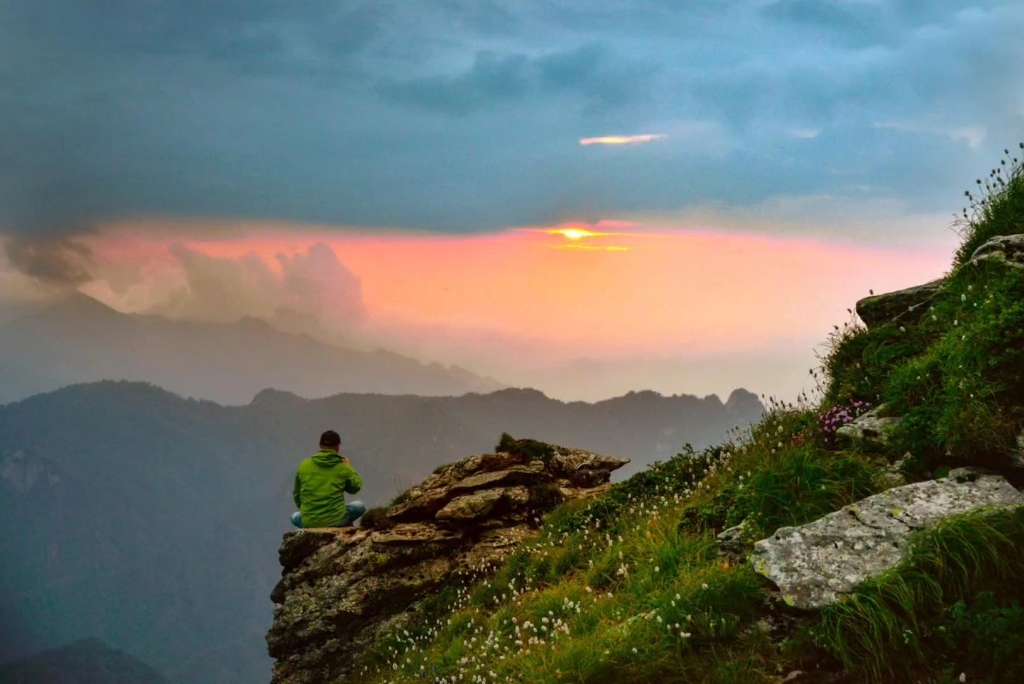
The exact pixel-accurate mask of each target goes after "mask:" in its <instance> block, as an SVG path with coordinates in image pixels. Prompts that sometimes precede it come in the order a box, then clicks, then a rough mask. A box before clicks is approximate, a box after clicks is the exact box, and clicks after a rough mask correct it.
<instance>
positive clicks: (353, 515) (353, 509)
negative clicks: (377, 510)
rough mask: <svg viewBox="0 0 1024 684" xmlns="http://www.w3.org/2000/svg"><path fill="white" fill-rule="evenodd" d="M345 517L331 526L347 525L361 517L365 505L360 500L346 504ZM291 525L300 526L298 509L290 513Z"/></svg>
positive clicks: (300, 515)
mask: <svg viewBox="0 0 1024 684" xmlns="http://www.w3.org/2000/svg"><path fill="white" fill-rule="evenodd" d="M345 509H346V510H347V512H346V513H345V517H344V518H342V519H341V520H340V521H339V522H338V524H337V525H331V527H348V526H349V525H351V524H352V523H354V522H355V521H356V520H359V518H361V517H363V513H366V506H365V505H363V502H362V501H353V502H352V503H349V504H346V505H345ZM292 525H295V526H296V527H298V528H302V527H303V525H302V514H301V513H300V512H299V511H295V512H294V513H292Z"/></svg>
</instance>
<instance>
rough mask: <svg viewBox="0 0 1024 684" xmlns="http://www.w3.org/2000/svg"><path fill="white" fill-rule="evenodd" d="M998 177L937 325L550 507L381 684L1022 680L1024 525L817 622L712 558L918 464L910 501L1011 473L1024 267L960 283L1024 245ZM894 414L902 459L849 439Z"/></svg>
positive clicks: (448, 597)
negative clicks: (599, 489)
mask: <svg viewBox="0 0 1024 684" xmlns="http://www.w3.org/2000/svg"><path fill="white" fill-rule="evenodd" d="M1022 149H1024V145H1022ZM1000 168H1001V171H999V172H998V173H996V174H995V175H993V176H991V177H990V179H989V189H987V190H985V189H984V184H982V187H983V190H982V192H983V193H985V194H984V195H983V196H982V197H980V198H976V197H973V196H971V198H970V199H971V202H972V208H971V211H965V213H964V215H963V218H962V219H961V225H962V226H963V228H964V234H963V240H964V242H963V247H962V248H961V250H960V251H959V252H958V253H957V255H956V256H955V260H954V263H953V268H952V269H951V271H950V273H949V274H948V275H947V276H946V284H945V288H944V290H943V291H942V292H941V293H940V294H939V295H938V296H936V297H935V299H934V301H933V302H931V303H930V306H931V308H930V309H929V311H928V313H927V314H926V315H925V317H924V320H923V321H922V322H920V323H918V324H915V325H901V324H900V323H899V322H898V321H896V322H891V323H887V324H883V325H880V326H877V327H875V328H873V329H871V330H870V331H869V330H867V329H866V328H864V327H862V326H860V325H858V324H856V323H851V324H849V325H847V326H845V327H842V328H837V330H836V331H835V333H834V334H833V335H832V336H831V337H830V339H829V350H828V352H827V353H826V354H825V356H824V358H823V359H822V368H821V369H820V370H819V371H818V372H817V373H816V375H817V377H819V379H820V384H819V392H818V394H817V396H816V397H814V398H813V400H812V399H811V398H809V397H801V398H800V400H799V401H798V402H797V403H796V404H786V403H779V402H773V403H772V405H771V407H770V411H769V412H768V414H767V415H766V417H765V419H764V420H763V421H762V422H761V423H760V424H758V425H756V426H755V427H754V428H752V429H750V430H748V431H745V432H743V433H742V434H741V433H735V434H733V436H732V437H731V438H730V439H729V440H728V441H727V442H726V443H725V444H722V445H719V446H716V447H713V448H710V449H706V450H704V451H702V452H699V453H697V452H694V451H693V450H692V449H689V448H687V449H686V450H684V452H683V453H681V454H680V455H678V456H677V457H675V458H673V459H671V460H669V461H668V462H666V463H661V464H657V465H655V466H653V467H652V468H650V469H649V470H647V471H644V472H642V473H639V474H637V475H635V476H633V477H632V478H630V479H629V480H628V481H625V482H622V483H620V484H617V485H615V486H614V487H613V488H612V490H611V491H610V492H608V493H607V494H606V495H604V496H602V497H601V498H599V499H595V500H591V501H587V502H573V503H570V504H566V505H564V506H562V507H561V508H559V509H557V510H556V511H554V512H553V513H552V514H551V515H550V516H549V518H548V519H547V520H546V521H545V524H544V528H543V532H542V535H541V536H540V537H539V538H538V539H537V540H535V541H534V542H532V543H530V544H529V545H527V546H524V547H521V548H520V549H519V550H518V551H517V552H516V553H515V554H514V555H513V556H512V557H511V558H510V559H509V560H508V561H507V562H506V563H505V564H504V565H503V566H501V567H499V568H490V569H481V573H480V576H479V578H478V579H477V580H476V581H475V582H471V583H469V584H467V585H466V586H463V587H451V588H450V589H449V591H448V592H446V593H444V594H442V595H440V596H438V597H436V598H435V599H434V601H433V606H432V609H431V612H432V614H433V616H434V619H433V620H432V621H428V622H427V623H424V624H422V625H421V626H420V628H419V629H418V630H417V631H415V632H411V631H410V632H404V631H403V632H402V633H400V634H392V635H391V636H390V637H389V638H388V639H385V640H383V641H381V642H380V643H379V645H378V647H377V649H376V650H375V651H374V652H373V653H370V654H367V656H366V659H365V677H366V679H367V681H371V682H435V683H443V684H449V683H452V682H523V683H527V682H528V683H530V684H546V683H548V682H551V683H554V682H575V683H578V684H598V683H603V682H621V683H624V684H629V683H640V682H662V683H673V682H679V683H682V682H721V683H725V682H735V683H737V684H738V683H741V682H742V683H753V682H776V681H780V679H781V677H782V676H784V675H786V674H787V673H790V672H792V671H794V670H802V671H804V672H806V673H810V674H809V675H805V678H804V679H800V680H799V681H849V682H862V681H885V682H893V681H897V682H898V681H907V682H911V681H913V682H925V681H931V682H955V681H971V682H979V681H984V682H1017V681H1022V679H1024V609H1022V608H1021V605H1020V601H1021V600H1022V599H1024V510H1016V511H1009V512H1003V513H1000V514H997V515H991V514H989V515H978V514H973V515H968V516H961V517H958V518H954V519H950V520H949V521H947V522H945V523H943V524H941V525H939V526H938V527H936V528H935V529H933V530H931V531H929V532H927V533H925V534H922V535H920V536H919V537H917V538H916V539H915V540H914V541H913V544H912V546H911V552H910V553H909V555H908V557H907V558H906V560H905V561H904V562H903V563H902V564H901V565H900V566H898V567H897V568H895V569H894V570H892V571H891V572H889V573H887V574H885V575H883V576H882V577H879V578H877V579H875V580H873V581H871V582H869V583H866V584H865V585H863V586H861V587H860V588H859V589H858V590H857V591H856V592H855V593H854V594H853V595H852V596H851V597H850V598H849V599H848V600H845V601H843V602H841V603H839V604H837V605H835V606H832V607H830V608H827V609H825V610H824V611H821V612H818V613H794V612H790V611H788V610H786V608H785V606H783V605H780V604H779V602H778V600H777V599H776V598H774V597H773V595H772V593H771V591H770V587H769V585H768V584H767V583H766V582H765V581H763V580H762V579H761V578H760V577H759V576H757V575H756V574H755V573H754V571H753V570H752V568H751V567H750V564H749V563H743V564H730V563H729V562H727V561H725V560H723V558H722V557H721V556H720V555H719V553H718V549H717V545H716V542H715V538H714V537H715V534H716V533H718V532H719V531H721V530H722V529H724V528H726V527H729V526H732V525H735V524H737V523H739V522H740V521H744V520H745V521H746V525H745V527H746V536H748V537H749V538H750V539H751V540H754V539H760V538H763V537H766V536H768V535H770V534H771V533H773V532H774V531H775V530H776V529H778V528H779V527H781V526H785V525H795V524H802V523H805V522H809V521H811V520H814V519H816V518H818V517H820V516H822V515H823V514H826V513H829V512H831V511H834V510H836V509H838V508H840V507H841V506H843V505H845V504H848V503H851V502H853V501H855V500H858V499H860V498H863V497H865V496H868V495H870V494H873V493H876V492H878V491H881V490H882V489H884V488H885V487H886V486H891V485H887V484H886V480H885V478H884V477H883V475H884V474H885V468H886V466H887V465H889V464H890V463H892V462H893V461H895V460H896V459H898V458H900V457H902V456H903V455H904V454H906V453H908V452H909V453H910V454H911V455H912V458H910V459H908V460H907V461H906V465H905V467H904V475H905V476H906V477H907V478H908V479H910V480H911V481H913V480H923V479H928V478H931V477H937V476H942V475H943V474H944V472H945V471H946V470H947V469H948V468H949V467H951V466H956V465H963V464H976V465H988V466H995V467H1004V466H1006V465H1007V460H1008V459H1007V456H1006V453H1007V451H1008V449H1010V448H1011V447H1012V444H1013V440H1014V439H1015V436H1016V435H1017V434H1019V433H1020V431H1021V428H1022V427H1024V269H1015V268H1008V267H1005V266H1000V265H985V266H981V267H975V266H969V267H963V265H964V264H965V263H966V261H967V259H968V258H969V256H970V254H971V253H972V252H973V250H974V249H975V248H976V247H977V246H978V245H980V244H981V243H982V242H984V240H986V239H987V238H989V237H991V236H993V235H998V234H1010V233H1024V173H1022V170H1021V165H1020V162H1018V161H1016V160H1014V159H1013V156H1012V155H1011V156H1010V158H1009V160H1008V162H1007V164H1006V165H1002V166H1001V167H1000ZM882 401H884V402H886V403H887V404H888V405H889V406H890V407H891V408H890V412H891V413H892V414H893V415H902V416H904V420H903V422H902V423H901V425H900V427H899V429H898V431H897V432H896V433H895V435H894V437H893V439H892V441H891V442H890V443H889V444H888V445H887V446H885V447H883V448H879V449H878V450H877V451H874V452H871V451H866V450H864V448H862V447H849V446H844V445H843V444H842V443H841V442H840V441H838V440H837V439H836V435H835V429H836V428H837V427H838V426H839V425H841V424H842V423H843V422H845V421H848V420H849V419H850V418H852V417H854V416H856V415H858V414H859V413H862V412H863V411H865V410H866V409H867V408H869V407H871V406H874V405H877V404H878V403H879V402H882Z"/></svg>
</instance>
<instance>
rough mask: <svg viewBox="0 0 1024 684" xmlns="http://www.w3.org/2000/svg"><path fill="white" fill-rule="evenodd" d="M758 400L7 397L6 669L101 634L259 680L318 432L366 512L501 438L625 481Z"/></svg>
mask: <svg viewBox="0 0 1024 684" xmlns="http://www.w3.org/2000/svg"><path fill="white" fill-rule="evenodd" d="M762 411H763V407H762V406H761V404H760V402H759V401H758V400H757V398H756V397H755V396H754V395H752V394H750V393H749V392H745V391H743V390H737V391H735V392H733V394H732V395H731V396H730V397H729V399H728V401H727V402H725V403H723V402H722V401H721V400H720V399H719V398H718V397H717V396H710V397H705V398H698V397H692V396H675V397H663V396H660V395H658V394H655V393H653V392H639V393H632V394H629V395H626V396H623V397H620V398H617V399H612V400H608V401H604V402H598V403H595V404H586V403H582V402H575V403H564V402H560V401H555V400H552V399H549V398H547V397H545V396H544V395H543V394H542V393H540V392H537V391H534V390H512V389H506V390H501V391H498V392H494V393H490V394H468V395H465V396H460V397H418V396H410V395H407V396H386V395H360V394H342V395H337V396H333V397H329V398H323V399H316V400H306V399H302V398H300V397H298V396H296V395H294V394H291V393H288V392H282V391H276V390H267V391H264V392H261V393H259V394H258V395H257V396H256V397H255V399H254V400H253V401H252V402H251V403H249V404H247V405H244V406H222V405H219V404H216V403H213V402H210V401H199V400H194V399H183V398H181V397H180V396H177V395H175V394H172V393H170V392H167V391H164V390H162V389H160V388H157V387H154V386H152V385H148V384H143V383H129V382H100V383H94V384H84V385H77V386H72V387H68V388H65V389H62V390H59V391H56V392H52V393H48V394H43V395H38V396H34V397H32V398H29V399H26V400H24V401H20V402H16V403H13V404H9V405H7V406H4V407H0V510H3V511H4V512H5V516H6V521H5V525H4V528H3V529H4V532H3V535H2V536H0V557H3V558H4V559H5V562H4V563H3V565H2V567H0V586H2V587H3V595H2V598H0V621H2V624H0V628H2V632H3V634H4V635H5V638H4V639H3V640H0V662H2V661H7V660H12V659H16V658H23V657H25V656H28V655H31V654H32V653H35V652H38V651H39V650H41V649H44V648H50V647H55V646H59V645H62V644H67V643H69V642H72V641H74V640H77V639H81V638H86V637H95V638H99V639H102V640H104V641H105V642H107V643H109V644H111V645H113V646H115V647H117V648H121V649H124V650H126V651H128V652H129V653H132V654H133V655H135V656H137V657H139V658H140V659H141V660H143V661H144V662H146V663H148V664H150V665H152V666H153V667H155V668H156V669H157V670H159V671H160V672H161V673H162V674H163V675H164V676H165V677H166V678H167V679H168V680H169V681H171V682H179V683H181V684H186V683H187V684H214V683H216V684H236V683H237V684H242V683H245V684H251V683H252V682H259V681H266V680H267V678H268V676H269V662H270V661H269V659H268V658H267V656H266V648H265V644H264V642H263V635H264V633H265V631H266V626H267V625H268V624H269V621H270V609H269V607H268V606H269V605H270V604H269V602H268V601H266V596H267V595H268V593H269V592H270V590H271V588H272V587H273V585H274V583H275V582H276V580H277V578H278V573H279V569H278V566H277V558H276V556H275V554H274V551H273V550H274V549H276V548H277V545H278V543H279V541H280V535H281V534H282V533H283V532H285V531H286V530H287V529H289V526H288V515H289V513H290V512H291V510H292V502H291V496H290V493H291V491H290V490H291V483H292V478H293V475H294V469H295V466H296V464H297V463H298V461H299V460H300V459H301V458H303V457H304V456H306V455H308V454H309V453H311V452H312V451H313V450H315V446H316V445H315V441H316V438H317V436H318V435H319V433H320V432H322V431H323V430H324V429H326V428H328V427H333V428H336V429H338V430H339V431H340V432H341V433H342V435H343V439H344V440H345V451H346V452H347V453H348V454H349V455H350V456H351V458H352V460H353V463H354V464H355V466H356V467H357V468H358V470H359V472H360V474H361V475H362V476H363V479H364V481H365V483H366V486H365V490H364V491H363V492H362V493H361V494H360V498H362V499H363V500H364V501H365V502H366V503H367V504H369V505H375V504H380V503H383V502H385V501H386V500H388V499H389V498H390V497H391V496H393V495H394V494H395V493H396V492H397V490H398V489H399V487H402V486H404V485H407V484H410V483H412V482H415V481H419V480H420V479H422V478H423V477H424V476H426V475H427V474H428V473H429V472H430V471H431V470H433V469H434V468H435V467H436V466H437V465H439V464H441V463H444V462H448V461H452V460H455V459H457V458H461V457H464V456H466V455H469V454H473V453H481V452H488V451H491V450H492V449H493V448H494V445H495V444H496V442H497V440H498V437H499V436H500V434H501V433H502V432H505V431H507V432H510V433H511V434H513V435H515V436H522V437H527V436H528V437H535V438H538V439H543V440H547V441H551V442H556V443H559V444H567V445H572V446H578V447H581V448H587V449H592V450H594V451H598V452H601V453H606V454H609V455H622V456H627V457H630V458H633V459H634V462H633V463H632V464H631V465H630V467H629V470H628V471H626V472H625V473H623V474H622V475H625V474H628V472H632V471H635V470H636V469H639V468H641V467H642V466H643V465H645V464H647V463H649V462H651V461H652V460H655V459H663V458H666V457H668V456H670V455H672V454H674V453H676V452H677V451H678V450H679V448H680V447H681V446H682V445H683V444H684V443H685V442H690V443H692V444H693V445H694V446H696V447H702V446H707V445H709V444H712V443H714V442H717V441H720V440H721V439H722V438H723V437H724V436H725V434H726V431H727V430H728V429H729V428H730V427H733V426H737V425H746V424H749V423H750V422H751V421H753V420H755V419H757V418H758V417H759V416H760V415H761V413H762ZM622 475H620V476H622ZM7 635H10V636H9V637H8V636H7Z"/></svg>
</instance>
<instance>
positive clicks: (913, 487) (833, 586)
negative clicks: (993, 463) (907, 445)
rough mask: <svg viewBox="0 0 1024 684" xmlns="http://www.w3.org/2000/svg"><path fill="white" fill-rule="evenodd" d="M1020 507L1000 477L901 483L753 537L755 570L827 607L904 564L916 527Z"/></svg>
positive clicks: (802, 599) (788, 594)
mask: <svg viewBox="0 0 1024 684" xmlns="http://www.w3.org/2000/svg"><path fill="white" fill-rule="evenodd" d="M1021 504H1024V495H1022V494H1021V493H1020V492H1018V491H1017V490H1016V489H1014V488H1013V486H1012V485H1010V484H1009V483H1008V482H1007V481H1006V480H1005V479H1003V478H1002V477H1001V476H999V475H989V474H981V475H978V476H977V477H974V478H973V479H970V480H968V479H964V480H963V481H960V480H958V479H948V478H947V479H942V480H929V481H927V482H918V483H915V484H910V485H906V486H903V487H897V488H895V489H889V490H887V491H885V492H882V493H881V494H876V495H875V496H871V497H868V498H867V499H864V500H862V501H859V502H857V503H856V504H851V505H849V506H846V507H844V508H842V509H840V510H838V511H836V512H834V513H830V514H829V515H826V516H825V517H823V518H819V519H818V520H816V521H814V522H812V523H809V524H807V525H802V526H800V527H784V528H781V529H779V530H778V531H777V532H776V533H775V534H774V535H772V536H771V537H769V538H767V539H762V540H761V541H758V542H756V543H755V544H754V553H753V562H754V569H755V570H756V571H757V572H758V573H760V574H762V575H764V576H765V577H767V578H768V579H770V580H771V581H772V582H773V583H775V585H776V586H778V587H779V590H780V591H781V593H782V596H783V599H784V600H785V602H786V603H787V604H788V605H790V606H794V607H797V608H804V609H813V608H822V607H824V606H826V605H828V604H830V603H833V602H835V601H836V600H837V599H838V598H839V597H840V596H842V595H843V594H846V593H849V592H850V591H851V590H852V589H853V588H854V587H855V586H856V585H857V584H859V583H861V582H863V581H864V580H866V579H868V578H871V577H875V576H877V575H879V574H880V573H882V572H884V571H886V570H888V569H889V568H892V567H893V566H895V565H896V564H897V563H899V562H900V560H902V559H903V556H904V554H905V552H906V548H907V543H908V541H909V539H910V536H911V534H912V533H913V532H915V531H917V530H921V529H925V528H928V527H931V526H933V525H934V524H935V523H936V522H938V521H940V520H942V519H943V518H947V517H950V516H954V515H959V514H962V513H967V512H969V511H973V510H976V509H980V508H983V507H992V508H995V509H998V508H1007V507H1014V506H1019V505H1021Z"/></svg>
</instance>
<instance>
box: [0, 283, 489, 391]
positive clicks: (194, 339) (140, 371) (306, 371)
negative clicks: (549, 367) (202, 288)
mask: <svg viewBox="0 0 1024 684" xmlns="http://www.w3.org/2000/svg"><path fill="white" fill-rule="evenodd" d="M0 378H2V379H3V380H2V382H0V403H7V402H11V401H16V400H18V399H22V398H25V397H28V396H31V395H33V394H38V393H40V392H48V391H51V390H55V389H58V388H60V387H63V386H65V385H69V384H73V383H80V382H91V381H96V380H110V379H112V380H140V381H145V382H152V383H154V384H157V385H159V386H160V387H164V388H166V389H168V390H170V391H172V392H176V393H179V394H182V395H184V396H193V397H197V398H203V399H210V400H213V401H218V402H221V403H226V404H243V403H246V402H248V401H250V400H251V399H252V398H253V396H254V395H255V394H256V393H257V392H259V391H260V390H263V389H265V388H267V387H275V388H278V389H281V390H287V391H292V392H296V393H298V394H301V395H302V396H306V397H323V396H329V395H332V394H337V393H339V392H367V393H382V394H418V395H421V396H443V395H459V394H465V393H467V392H490V391H494V390H497V389H501V388H502V387H503V386H504V385H502V384H501V383H499V382H497V381H496V380H493V379H491V378H485V377H480V376H478V375H475V374H474V373H472V372H470V371H467V370H465V369H463V368H460V367H458V366H450V367H444V366H442V365H440V364H436V363H433V364H425V363H421V362H419V361H417V360H415V359H411V358H408V357H405V356H401V355H398V354H394V353H391V352H387V351H382V350H377V351H356V350H353V349H345V348H342V347H336V346H331V345H328V344H324V343H322V342H320V341H317V340H315V339H313V338H312V337H309V336H306V335H295V334H290V333H285V332H281V331H280V330H278V329H276V328H274V327H273V326H271V325H270V324H269V323H267V322H265V321H262V320H259V319H255V318H244V319H241V320H239V321H238V322H236V323H205V322H195V321H182V320H172V319H169V318H164V317H161V316H143V315H134V314H122V313H119V312H117V311H115V310H114V309H111V308H109V307H107V306H106V305H104V304H102V303H100V302H98V301H96V300H95V299H92V298H90V297H87V296H85V295H81V294H76V295H74V296H71V297H69V298H67V299H64V300H62V301H59V302H57V303H54V304H50V305H48V306H45V307H39V308H38V309H36V310H32V311H30V312H24V311H23V312H21V315H20V316H17V317H15V318H13V320H8V321H6V322H3V321H0Z"/></svg>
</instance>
